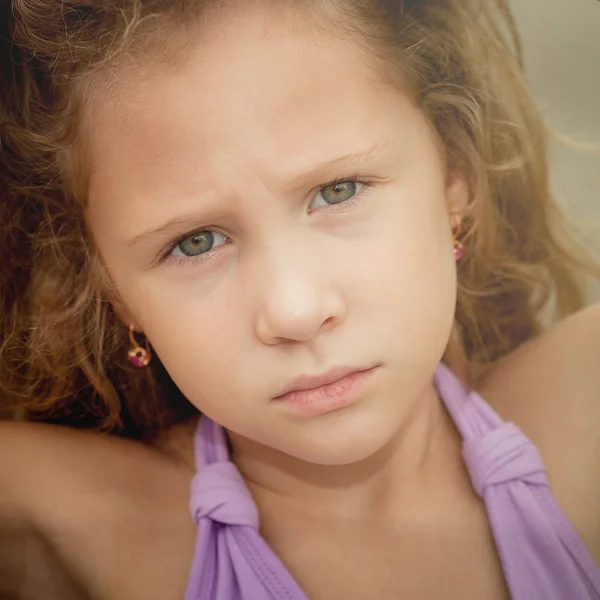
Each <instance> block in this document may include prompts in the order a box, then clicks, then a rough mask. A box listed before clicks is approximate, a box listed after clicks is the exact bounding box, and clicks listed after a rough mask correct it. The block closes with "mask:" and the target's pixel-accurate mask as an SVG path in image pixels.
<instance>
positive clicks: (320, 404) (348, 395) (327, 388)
mask: <svg viewBox="0 0 600 600" xmlns="http://www.w3.org/2000/svg"><path fill="white" fill-rule="evenodd" d="M375 370H376V367H370V368H362V369H361V368H359V369H356V368H339V369H333V370H331V371H328V372H327V373H324V374H322V375H317V376H302V377H298V378H296V379H295V380H294V381H293V382H292V383H291V384H290V385H289V386H288V387H287V388H285V390H284V391H283V393H281V394H280V395H279V396H276V397H275V398H274V400H275V401H276V404H277V405H278V406H280V407H282V409H283V410H285V411H287V412H290V413H292V414H294V415H296V416H304V417H312V416H316V415H320V414H323V413H327V412H331V411H333V410H337V409H339V408H344V407H346V406H349V405H350V404H354V403H355V402H356V401H358V400H359V399H360V398H361V396H362V395H363V392H364V390H365V386H366V385H367V382H368V381H369V379H370V378H371V376H372V374H373V372H374V371H375Z"/></svg>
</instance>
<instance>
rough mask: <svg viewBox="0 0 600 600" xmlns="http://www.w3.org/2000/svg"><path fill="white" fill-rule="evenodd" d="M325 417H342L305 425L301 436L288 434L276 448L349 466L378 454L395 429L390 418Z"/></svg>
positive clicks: (326, 463) (318, 462)
mask: <svg viewBox="0 0 600 600" xmlns="http://www.w3.org/2000/svg"><path fill="white" fill-rule="evenodd" d="M327 416H328V417H329V416H331V417H333V416H336V417H337V416H339V417H341V418H339V420H338V419H336V420H334V419H331V420H329V419H327V420H323V422H321V423H306V424H304V425H305V426H304V427H303V428H302V429H303V431H302V432H301V434H300V435H290V436H287V437H286V439H285V441H284V442H283V443H282V444H278V446H279V450H280V451H282V452H284V453H286V454H288V455H290V456H293V457H294V458H297V459H299V460H302V461H304V462H308V463H311V464H315V465H322V466H332V467H333V466H343V465H350V464H353V463H358V462H361V461H364V460H367V459H369V458H370V457H372V456H373V455H375V454H377V453H378V452H379V451H380V450H381V449H382V448H383V447H384V446H386V445H387V444H388V443H389V442H390V441H391V440H392V438H393V437H394V435H395V433H396V431H397V429H396V428H393V427H391V425H392V421H391V420H387V421H386V422H381V420H377V419H374V418H372V417H371V418H369V417H368V416H366V415H334V414H333V413H332V414H331V415H327ZM347 417H349V418H347ZM327 421H329V423H327ZM378 421H379V422H378ZM299 433H300V432H299Z"/></svg>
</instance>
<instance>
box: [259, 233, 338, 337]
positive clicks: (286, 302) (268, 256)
mask: <svg viewBox="0 0 600 600" xmlns="http://www.w3.org/2000/svg"><path fill="white" fill-rule="evenodd" d="M264 254H265V256H263V258H262V259H261V261H260V265H259V266H258V267H257V268H258V269H259V270H260V271H261V274H262V276H261V277H259V278H258V279H259V280H260V281H261V285H260V288H259V289H258V290H257V298H258V301H257V310H256V313H255V330H256V335H257V337H258V339H259V340H260V341H261V342H262V343H264V344H270V345H273V344H278V343H282V342H286V341H287V342H309V341H311V340H312V339H314V338H315V337H316V336H317V335H318V334H319V333H323V332H326V331H330V330H332V329H334V328H335V327H337V326H339V324H340V323H342V322H343V321H344V320H345V318H346V313H347V307H346V302H345V301H344V297H343V293H342V290H340V289H339V286H336V284H335V277H332V276H331V275H333V273H331V271H330V270H329V269H328V268H327V261H323V259H322V255H319V253H317V252H314V251H313V252H311V251H307V248H306V245H304V246H303V247H302V248H301V249H300V250H298V249H297V250H296V251H295V250H294V248H293V247H291V245H290V244H289V239H288V243H286V244H285V247H284V248H283V249H282V245H281V244H279V247H278V248H277V250H276V251H267V252H265V253H264Z"/></svg>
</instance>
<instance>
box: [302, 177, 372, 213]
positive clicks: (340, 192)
mask: <svg viewBox="0 0 600 600" xmlns="http://www.w3.org/2000/svg"><path fill="white" fill-rule="evenodd" d="M363 185H364V184H362V183H359V182H358V181H341V182H337V183H331V184H329V185H326V186H325V187H322V188H321V189H320V190H319V193H318V194H317V195H316V197H315V200H314V202H313V206H312V208H319V206H334V205H336V204H342V203H343V202H348V200H351V199H352V198H354V196H356V195H357V194H358V193H359V192H360V191H361V189H362V186H363ZM319 197H321V199H322V200H321V202H322V204H321V203H319ZM314 204H318V206H314Z"/></svg>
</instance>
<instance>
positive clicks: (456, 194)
mask: <svg viewBox="0 0 600 600" xmlns="http://www.w3.org/2000/svg"><path fill="white" fill-rule="evenodd" d="M469 195H470V190H469V184H468V183H467V180H466V179H465V177H464V176H463V175H462V174H461V173H458V172H448V174H447V175H446V207H447V209H448V214H449V215H450V217H459V218H462V217H463V216H464V214H465V213H466V211H467V207H468V205H469Z"/></svg>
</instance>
